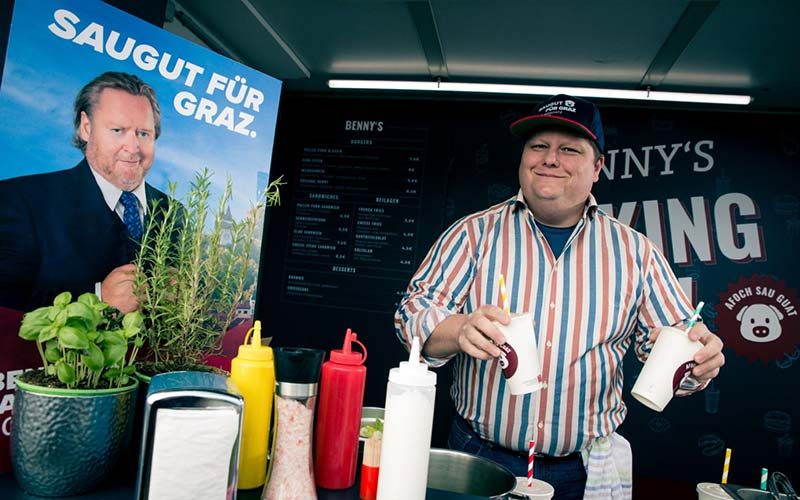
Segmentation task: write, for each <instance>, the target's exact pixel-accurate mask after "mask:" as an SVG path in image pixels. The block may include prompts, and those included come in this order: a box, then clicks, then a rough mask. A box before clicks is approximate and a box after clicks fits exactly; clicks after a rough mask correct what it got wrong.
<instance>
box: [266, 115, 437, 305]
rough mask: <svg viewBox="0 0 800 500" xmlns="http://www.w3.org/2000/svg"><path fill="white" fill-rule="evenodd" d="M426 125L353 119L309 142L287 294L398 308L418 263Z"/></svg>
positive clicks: (293, 219)
mask: <svg viewBox="0 0 800 500" xmlns="http://www.w3.org/2000/svg"><path fill="white" fill-rule="evenodd" d="M427 141H428V130H427V129H426V128H421V127H408V126H403V125H400V124H392V123H390V122H387V121H381V120H369V121H362V120H346V119H343V120H342V121H341V123H338V124H336V125H335V126H334V127H331V130H330V133H329V134H328V135H318V136H316V137H313V138H309V139H308V140H306V141H305V142H304V143H303V144H302V154H301V156H300V159H299V165H297V168H296V172H298V175H297V178H296V187H295V190H294V194H293V197H292V200H291V216H290V221H289V234H288V235H287V237H288V238H287V240H288V243H287V246H286V255H285V258H284V267H283V280H282V281H283V287H282V290H283V291H282V297H281V300H282V301H286V302H296V303H304V304H319V305H325V306H329V307H341V308H347V309H348V310H353V309H355V310H374V311H384V312H385V311H391V310H393V309H394V304H395V303H396V302H397V299H398V295H399V294H402V292H403V291H404V290H405V288H406V286H407V285H408V279H409V277H410V276H411V274H412V273H413V271H414V268H413V266H415V265H416V258H415V256H416V252H417V242H418V233H419V224H420V216H421V213H420V211H421V208H422V194H423V193H422V190H423V169H424V167H425V150H426V147H427Z"/></svg>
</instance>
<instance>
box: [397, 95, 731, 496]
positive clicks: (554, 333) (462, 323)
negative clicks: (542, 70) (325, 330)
mask: <svg viewBox="0 0 800 500" xmlns="http://www.w3.org/2000/svg"><path fill="white" fill-rule="evenodd" d="M511 132H512V133H513V134H514V135H516V136H517V137H520V138H521V139H522V140H523V149H522V155H521V160H520V165H519V182H520V190H519V192H518V194H517V195H516V196H515V197H513V198H511V199H509V200H507V201H505V202H503V203H500V204H497V205H495V206H493V207H490V208H488V209H486V210H484V211H482V212H478V213H475V214H472V215H469V216H467V217H464V218H463V219H461V220H459V221H457V222H456V223H455V224H453V225H452V226H451V227H450V228H449V229H447V230H446V231H445V232H444V233H443V234H442V235H441V236H440V237H439V239H438V240H437V241H436V243H435V244H434V246H433V248H432V249H431V250H430V252H429V253H428V255H427V257H426V258H425V260H424V261H423V262H422V264H421V265H420V267H419V269H418V270H417V272H416V274H415V275H414V277H413V278H412V279H411V282H410V284H409V287H408V290H407V293H406V295H405V297H404V298H403V300H402V302H401V303H400V305H399V307H398V310H397V313H396V315H395V326H396V331H397V335H398V336H399V337H400V339H401V340H402V341H403V342H404V343H405V344H406V345H407V346H408V345H410V343H411V340H410V339H411V338H412V336H420V337H421V340H422V341H423V343H424V347H423V351H422V354H423V356H424V358H425V360H426V361H427V362H428V363H429V364H431V365H432V366H441V365H443V364H444V363H446V362H447V361H448V360H450V359H453V361H454V366H453V374H454V380H453V387H452V389H451V396H452V398H453V401H454V403H455V407H456V417H455V420H454V423H453V426H452V428H451V432H450V436H449V439H448V444H449V446H450V447H453V448H456V449H460V450H464V451H467V452H470V453H474V454H478V455H482V456H486V457H488V458H491V459H493V460H495V461H497V462H499V463H501V464H503V465H506V466H508V467H509V468H510V469H511V470H512V471H513V472H514V474H515V475H516V476H526V470H527V462H528V447H529V443H530V441H533V442H534V451H535V453H536V458H535V460H534V462H535V468H534V469H535V476H536V477H537V478H540V479H542V480H544V481H547V482H549V483H550V484H552V485H553V486H554V487H555V498H556V499H571V498H577V499H579V498H584V494H585V495H586V498H630V495H631V488H630V482H631V479H630V471H631V461H632V460H631V454H630V446H629V444H628V443H627V441H625V440H624V438H622V437H621V436H619V435H618V434H616V433H615V432H614V431H615V430H616V429H617V427H618V426H619V425H620V423H621V422H622V420H623V419H624V417H625V414H626V408H625V405H624V403H623V401H622V358H623V356H624V354H625V351H626V350H627V349H628V347H629V346H630V345H631V344H635V347H636V352H637V354H638V356H639V358H640V359H645V358H646V356H647V355H648V353H649V351H650V349H651V347H652V342H653V341H654V340H655V339H656V337H657V335H658V329H659V327H662V326H667V325H680V324H684V323H685V322H687V321H688V319H689V318H690V316H691V315H692V312H693V307H692V305H691V304H690V302H689V300H688V299H687V297H686V296H685V294H684V293H683V292H682V290H681V288H680V286H679V284H678V280H677V279H676V278H675V276H674V275H673V273H672V272H671V271H670V268H669V265H668V263H667V262H666V260H665V259H664V257H663V256H662V255H661V254H660V253H659V251H658V250H657V249H656V247H655V246H654V245H653V244H652V243H651V242H650V241H649V240H648V239H647V238H646V237H645V236H643V235H642V234H640V233H638V232H636V231H634V230H633V229H631V228H630V227H628V226H625V225H623V224H622V223H620V222H619V221H617V220H616V219H614V218H613V217H611V216H609V215H608V214H606V213H604V212H603V211H601V210H600V209H599V208H598V206H597V202H596V201H595V199H594V197H593V196H592V194H591V188H592V185H593V184H594V183H595V182H597V180H598V179H599V174H600V170H601V169H602V167H603V164H604V161H605V158H604V156H603V154H602V151H603V147H604V135H603V127H602V124H601V121H600V113H599V111H598V110H597V108H596V107H595V105H594V104H592V103H591V102H588V101H585V100H582V99H578V98H574V97H569V96H565V95H559V96H555V97H552V98H551V99H548V100H547V101H545V102H544V103H543V104H541V105H540V106H539V108H538V110H537V112H536V113H535V114H533V115H531V116H528V117H526V118H523V119H521V120H518V121H516V122H514V123H513V124H512V125H511ZM500 274H503V275H504V276H505V282H506V284H507V287H508V288H507V290H508V302H509V305H510V311H511V313H522V312H531V313H532V314H533V317H534V321H535V331H536V340H537V344H538V346H539V355H540V358H541V361H542V377H543V388H542V389H541V390H539V391H536V392H534V393H533V394H527V395H523V396H513V395H511V394H510V393H509V391H508V389H507V387H506V384H505V381H504V379H503V377H502V375H501V369H500V363H499V360H498V356H499V355H500V350H499V349H498V347H497V346H498V345H502V344H503V343H504V342H505V338H504V337H503V334H502V333H501V332H500V331H499V330H498V329H497V328H496V327H495V326H494V324H493V323H492V322H493V321H497V322H499V323H502V324H508V323H509V321H510V317H509V315H508V314H506V313H505V312H504V311H503V309H501V308H500V307H498V306H497V305H496V304H501V293H500V290H499V287H498V278H499V276H500ZM690 337H691V338H692V339H699V340H700V342H701V343H703V344H704V347H703V348H702V349H701V350H700V351H698V352H697V354H696V355H695V357H694V361H696V362H697V366H695V367H694V369H693V370H692V377H693V378H694V379H696V380H695V381H694V382H695V383H694V384H692V385H691V386H690V387H687V388H686V389H687V390H682V392H681V394H684V393H689V392H691V391H695V390H699V388H702V387H704V386H705V385H706V384H707V383H708V381H709V380H710V379H712V378H714V377H715V376H717V374H718V373H719V369H720V367H721V366H722V365H723V364H724V357H723V355H722V352H721V350H722V342H721V341H720V339H719V338H718V337H717V336H716V335H714V334H712V333H711V332H709V331H708V329H707V328H706V327H705V326H704V325H703V324H702V323H698V324H696V325H695V326H694V327H693V328H692V330H691V333H690ZM587 475H588V478H589V487H586V484H587Z"/></svg>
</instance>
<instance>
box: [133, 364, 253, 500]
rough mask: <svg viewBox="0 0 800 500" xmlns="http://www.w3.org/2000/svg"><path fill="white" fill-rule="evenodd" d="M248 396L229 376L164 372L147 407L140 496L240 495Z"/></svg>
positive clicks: (175, 498) (142, 498) (152, 388)
mask: <svg viewBox="0 0 800 500" xmlns="http://www.w3.org/2000/svg"><path fill="white" fill-rule="evenodd" d="M243 410H244V399H243V398H242V396H241V394H240V393H239V390H238V389H237V388H236V384H235V383H234V382H233V381H231V380H230V379H229V378H228V377H224V376H221V375H216V374H213V373H206V372H195V371H184V372H172V373H164V374H161V375H156V376H154V377H153V378H152V379H151V381H150V388H149V389H148V391H147V396H146V398H145V407H144V418H143V429H142V443H141V450H140V453H139V471H138V475H137V480H136V498H137V499H138V500H145V499H153V500H155V499H162V498H169V499H171V500H180V499H187V500H188V499H192V500H199V499H209V500H210V499H214V500H218V499H221V498H225V499H235V498H236V481H237V475H238V468H239V447H240V439H241V431H242V415H243V413H244V412H243Z"/></svg>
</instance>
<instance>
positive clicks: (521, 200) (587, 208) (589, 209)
mask: <svg viewBox="0 0 800 500" xmlns="http://www.w3.org/2000/svg"><path fill="white" fill-rule="evenodd" d="M513 203H514V208H515V209H521V208H528V204H527V203H526V202H525V197H524V196H523V195H522V188H520V189H519V191H517V197H516V198H515V199H514V202H513ZM530 212H531V214H533V210H531V211H530ZM596 213H597V200H596V199H595V197H594V195H593V194H592V193H589V198H588V199H587V200H586V204H585V205H584V207H583V217H584V218H586V217H587V216H588V217H589V219H594V215H595V214H596Z"/></svg>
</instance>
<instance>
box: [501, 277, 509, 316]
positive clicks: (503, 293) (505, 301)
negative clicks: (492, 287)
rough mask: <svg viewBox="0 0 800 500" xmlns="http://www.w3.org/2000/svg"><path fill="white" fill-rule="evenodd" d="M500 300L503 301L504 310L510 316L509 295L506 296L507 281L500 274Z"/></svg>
mask: <svg viewBox="0 0 800 500" xmlns="http://www.w3.org/2000/svg"><path fill="white" fill-rule="evenodd" d="M500 298H501V299H502V300H503V310H504V311H505V312H506V314H508V313H509V312H510V310H509V308H508V295H506V279H505V278H504V277H503V275H502V274H500Z"/></svg>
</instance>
